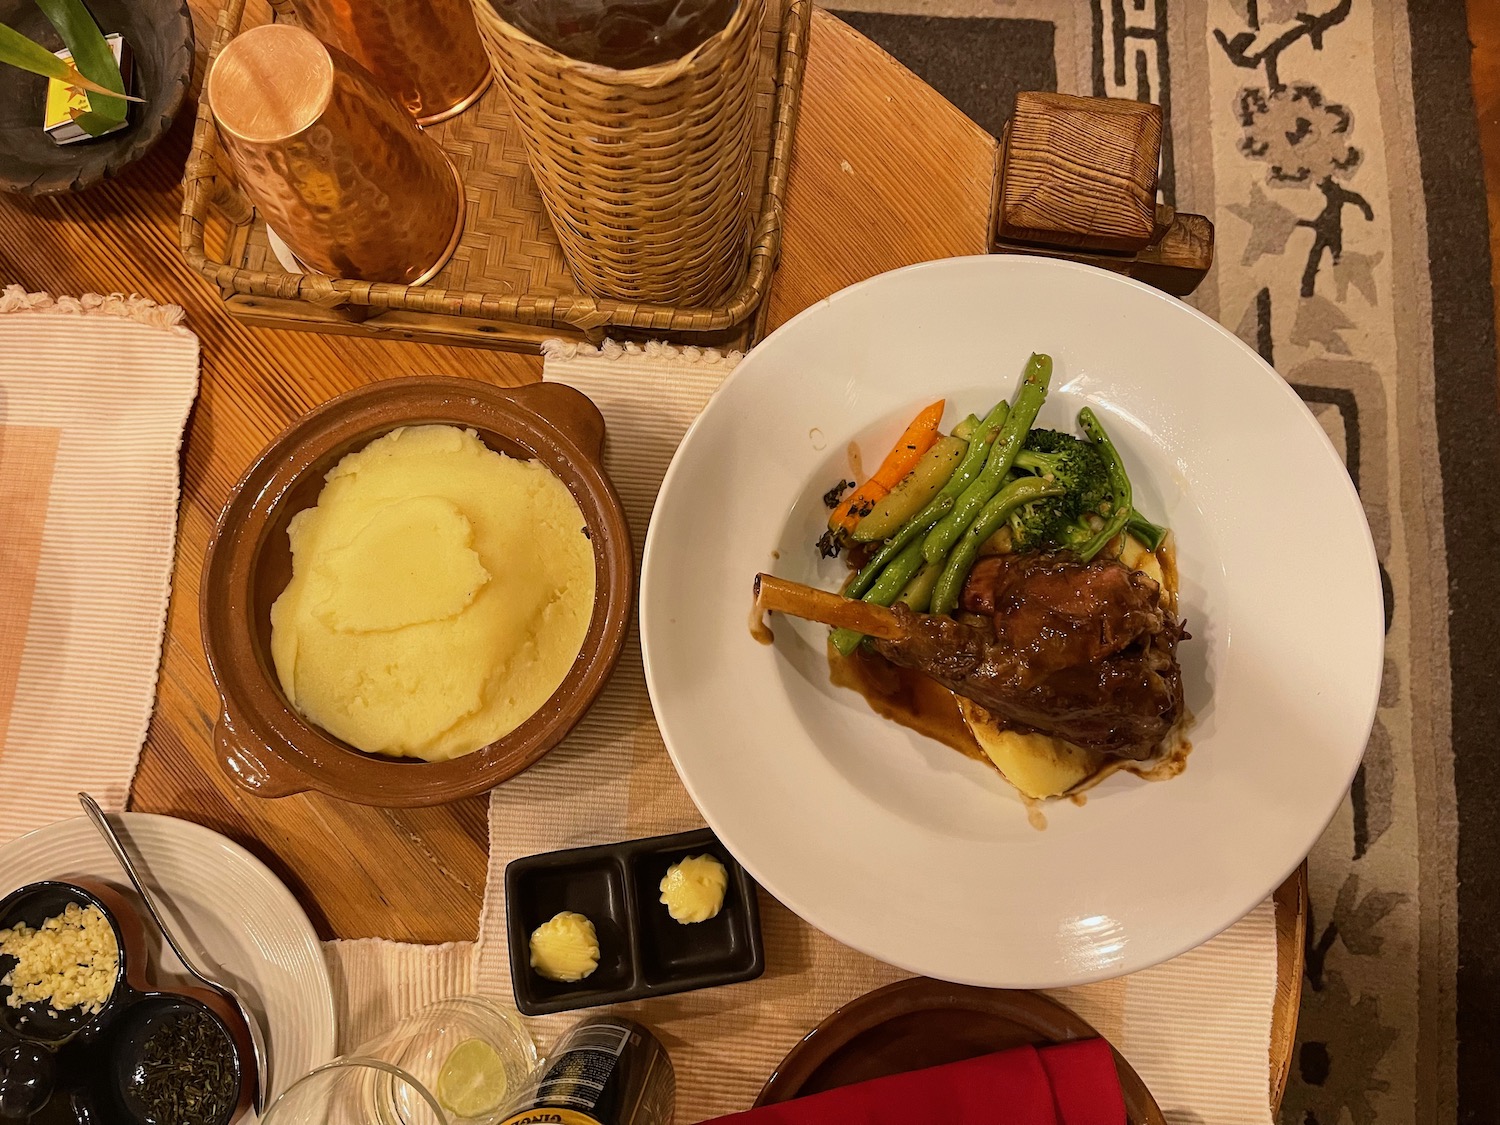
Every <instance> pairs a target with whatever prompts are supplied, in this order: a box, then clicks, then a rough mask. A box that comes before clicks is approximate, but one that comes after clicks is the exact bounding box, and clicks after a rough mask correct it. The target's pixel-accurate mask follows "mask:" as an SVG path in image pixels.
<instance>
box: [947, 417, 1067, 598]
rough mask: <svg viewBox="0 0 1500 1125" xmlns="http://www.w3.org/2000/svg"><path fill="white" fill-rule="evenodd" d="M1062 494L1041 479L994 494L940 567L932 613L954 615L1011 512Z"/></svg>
mask: <svg viewBox="0 0 1500 1125" xmlns="http://www.w3.org/2000/svg"><path fill="white" fill-rule="evenodd" d="M1017 405H1018V406H1019V403H1018V404H1017ZM1064 491H1066V490H1065V489H1064V488H1063V487H1062V486H1061V485H1058V484H1054V483H1052V482H1050V481H1046V480H1043V479H1042V478H1041V477H1022V478H1021V479H1019V480H1014V481H1011V482H1010V483H1009V484H1007V485H1006V486H1005V487H1004V488H1002V489H1000V491H999V492H997V493H995V495H994V496H993V497H991V498H990V500H989V502H988V503H986V504H985V506H984V507H983V508H982V509H981V510H980V512H979V515H978V517H977V518H976V519H975V520H974V522H973V523H972V524H970V525H969V527H968V530H966V531H965V532H964V537H963V538H962V539H961V540H959V543H958V545H957V546H956V547H955V548H954V549H953V553H952V554H950V555H949V556H948V561H947V562H946V563H944V564H943V573H942V576H941V577H939V578H938V580H937V585H936V586H934V587H933V590H932V605H931V612H932V613H952V612H953V608H954V607H955V606H956V605H958V595H959V593H960V592H961V591H962V590H963V585H964V579H966V578H968V577H969V571H971V570H973V569H974V560H975V559H977V558H978V557H979V548H981V547H983V546H984V542H985V540H986V539H988V538H989V537H990V536H991V535H994V534H995V532H997V531H999V530H1000V529H1001V528H1002V527H1004V526H1005V521H1006V520H1007V519H1009V518H1010V514H1011V512H1013V511H1015V510H1016V509H1017V508H1019V507H1020V506H1021V505H1022V504H1029V503H1031V501H1033V500H1040V499H1042V498H1043V497H1045V496H1061V495H1062V494H1063V492H1064Z"/></svg>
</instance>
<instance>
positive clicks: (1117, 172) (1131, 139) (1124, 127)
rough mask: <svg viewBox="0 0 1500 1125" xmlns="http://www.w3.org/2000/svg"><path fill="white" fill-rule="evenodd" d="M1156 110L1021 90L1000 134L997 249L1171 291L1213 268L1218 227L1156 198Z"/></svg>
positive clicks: (1188, 286)
mask: <svg viewBox="0 0 1500 1125" xmlns="http://www.w3.org/2000/svg"><path fill="white" fill-rule="evenodd" d="M1161 132H1162V116H1161V107H1160V106H1156V105H1151V104H1149V103H1145V102H1134V101H1125V100H1122V99H1118V98H1080V97H1074V96H1073V95H1070V94H1051V93H1030V92H1026V93H1021V94H1018V95H1016V108H1015V112H1014V113H1012V114H1011V118H1010V121H1009V122H1008V123H1007V124H1006V126H1005V133H1004V135H1003V136H1002V137H1001V140H1000V150H999V165H998V170H997V172H996V175H995V206H994V217H995V224H994V231H995V235H994V245H993V250H994V252H995V253H997V254H1041V255H1044V256H1047V257H1054V258H1067V259H1070V260H1072V261H1076V262H1086V263H1088V264H1089V265H1092V266H1101V267H1103V268H1104V269H1108V270H1114V271H1116V272H1118V273H1123V274H1127V275H1128V276H1130V277H1134V278H1138V279H1139V280H1141V281H1144V282H1146V283H1147V284H1148V285H1153V286H1155V287H1156V288H1158V289H1163V290H1165V291H1166V292H1168V293H1171V294H1174V295H1175V296H1179V297H1182V296H1186V295H1187V294H1189V293H1191V292H1192V291H1193V290H1194V289H1196V288H1197V287H1198V284H1199V282H1201V281H1202V280H1203V277H1204V275H1205V274H1207V273H1208V270H1209V267H1210V266H1211V265H1213V251H1214V225H1213V223H1212V222H1210V221H1209V220H1208V219H1207V218H1205V217H1204V216H1202V215H1190V214H1185V213H1182V212H1178V211H1176V210H1175V209H1174V208H1172V207H1171V206H1169V205H1167V204H1165V203H1160V202H1158V201H1157V172H1158V169H1159V168H1160V166H1161Z"/></svg>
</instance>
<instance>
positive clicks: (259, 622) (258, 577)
mask: <svg viewBox="0 0 1500 1125" xmlns="http://www.w3.org/2000/svg"><path fill="white" fill-rule="evenodd" d="M428 423H446V424H451V425H455V426H461V427H466V428H469V429H473V430H475V431H476V432H477V433H478V434H479V436H480V438H481V439H482V440H483V441H484V442H485V443H486V444H487V445H489V446H490V448H492V449H495V450H498V451H499V452H501V453H504V454H506V455H508V456H511V457H519V458H525V459H528V460H536V461H540V462H541V463H542V464H544V465H546V466H547V467H548V468H549V469H551V470H552V472H554V473H555V474H556V475H557V476H558V478H559V479H561V480H562V482H563V483H564V484H566V485H567V486H568V490H569V491H570V492H572V494H573V497H574V499H576V500H577V501H578V506H579V508H580V509H582V512H583V518H584V520H585V521H586V523H587V525H588V527H589V531H590V537H591V539H592V541H593V545H594V568H595V595H594V612H593V617H592V619H591V620H590V622H589V628H588V633H587V634H586V635H585V637H584V641H583V647H582V649H581V650H580V652H579V655H578V658H577V659H576V660H575V661H574V662H573V667H572V668H571V669H570V670H569V672H568V674H567V676H566V677H565V678H564V679H563V682H562V684H561V685H560V686H559V687H558V689H557V690H556V691H555V692H553V693H552V696H551V698H549V699H548V700H547V702H546V703H544V704H543V705H542V707H541V709H540V710H539V711H537V713H536V714H534V715H532V716H531V717H530V718H529V719H527V720H526V721H525V722H524V723H522V724H521V725H520V726H519V727H517V728H516V729H515V730H514V731H512V732H511V733H510V734H508V735H506V736H505V737H504V738H502V739H500V740H499V741H498V742H493V743H491V744H490V745H488V746H485V747H482V748H480V749H479V750H476V751H474V752H473V753H472V754H466V755H464V756H463V757H459V758H453V759H450V760H449V761H446V762H422V761H418V760H416V759H403V758H387V757H382V756H380V755H375V754H365V753H362V752H361V751H359V750H356V749H354V748H353V747H352V746H350V745H349V744H348V743H346V742H342V741H340V740H339V739H337V738H335V737H333V736H332V735H331V734H329V733H327V732H326V731H324V730H322V729H321V728H319V727H316V726H314V725H312V724H311V723H309V722H307V721H306V720H304V719H303V718H302V717H301V716H300V715H298V714H297V712H296V711H294V710H293V709H292V707H291V705H290V703H289V702H288V701H287V698H286V696H285V694H284V693H283V692H282V690H281V684H280V682H279V681H278V680H277V678H276V672H275V667H274V665H273V663H272V660H271V603H272V602H274V601H275V600H276V598H277V597H278V596H279V595H280V594H281V592H282V590H284V589H285V588H286V584H287V582H288V581H289V580H290V579H291V573H292V559H291V549H290V546H289V544H288V540H287V534H286V530H287V524H288V523H289V522H290V521H291V518H292V517H293V516H294V515H296V514H297V513H298V512H300V511H302V510H303V509H304V508H310V507H312V506H313V505H314V504H316V503H317V498H318V494H319V492H320V491H321V490H322V488H323V483H324V480H323V478H324V476H325V475H326V474H327V472H328V470H329V469H331V468H333V466H334V465H335V464H337V462H338V461H339V459H340V458H342V457H343V456H344V455H345V454H346V453H351V452H353V451H355V450H358V449H362V448H363V447H364V446H366V445H368V444H369V443H370V442H372V441H374V440H375V439H376V438H378V437H381V436H382V435H384V434H386V433H389V432H390V431H391V430H394V429H398V428H399V427H401V426H414V425H423V424H428ZM603 450H604V419H603V417H602V416H601V415H600V414H599V411H598V408H597V407H595V406H594V404H593V403H592V402H590V401H589V400H588V399H587V398H586V397H585V396H584V395H583V394H581V393H580V392H578V391H576V390H574V389H573V388H572V387H567V386H562V385H560V384H555V383H536V384H533V385H531V386H527V387H518V388H503V387H495V386H491V385H490V384H488V383H481V382H477V381H474V380H471V379H455V378H444V377H438V376H431V377H422V378H415V379H389V380H385V381H383V382H379V383H373V384H371V385H370V386H367V387H362V388H360V389H358V390H354V391H350V392H349V393H348V394H344V395H340V396H339V397H338V398H335V399H333V400H331V401H330V402H327V403H325V404H324V405H322V406H320V407H319V408H318V409H316V410H314V411H312V413H310V414H308V415H306V416H305V417H303V418H301V419H300V420H298V421H297V422H296V423H295V424H294V425H292V426H291V428H289V429H288V430H286V431H285V432H284V433H283V434H281V436H280V437H278V438H276V440H274V441H273V442H271V444H270V445H269V446H267V447H266V449H265V451H264V452H263V453H262V454H261V455H260V457H259V458H258V459H257V460H256V461H255V463H254V464H253V465H251V466H250V469H249V471H248V472H246V474H245V476H244V478H243V479H242V480H241V481H240V483H239V484H238V485H236V486H235V489H234V491H233V492H232V493H231V494H230V496H229V502H228V503H227V504H226V505H225V506H224V511H223V513H222V514H221V515H220V516H219V523H218V527H217V528H215V530H214V534H213V537H212V539H211V540H210V541H209V547H208V555H207V558H206V559H205V561H204V566H203V584H202V596H201V604H200V621H201V626H202V630H203V647H204V649H205V651H206V653H207V655H208V666H209V671H210V672H211V673H212V674H213V678H214V683H215V684H217V685H218V689H219V696H220V699H221V701H222V705H223V710H222V712H221V713H220V715H219V721H218V724H217V726H216V727H215V730H214V739H215V743H216V747H217V750H218V754H219V757H220V760H221V761H222V762H223V764H224V768H225V769H226V770H228V771H229V774H230V776H231V777H233V778H234V780H235V781H237V782H238V783H239V784H240V785H242V786H244V787H245V788H246V789H248V790H250V791H251V792H252V793H255V794H257V795H259V796H262V797H281V796H286V795H287V794H291V793H298V792H304V791H306V790H309V789H315V790H319V791H321V792H323V793H327V794H329V795H330V796H334V797H340V798H342V799H344V800H347V801H354V802H357V803H359V804H364V805H387V806H413V805H437V804H442V803H444V802H446V801H455V800H458V799H459V798H460V797H467V796H470V795H472V794H475V793H483V792H485V791H486V790H489V789H492V788H494V787H495V786H496V785H499V784H500V783H501V782H502V781H505V780H506V779H507V778H510V777H514V776H515V775H516V774H518V773H520V772H521V771H522V770H524V769H525V768H526V767H527V766H530V765H531V764H532V763H534V762H536V761H537V760H538V759H539V758H541V757H542V755H543V754H545V753H546V752H547V751H548V750H550V749H552V747H554V746H556V745H557V744H558V742H560V741H561V740H562V738H563V737H564V736H565V735H566V734H567V733H568V731H570V730H571V729H572V728H573V725H574V724H575V723H577V722H578V720H579V719H580V718H581V717H582V716H583V714H584V712H586V711H587V710H588V709H589V706H590V705H591V704H592V703H593V702H594V699H595V698H596V697H597V696H598V694H599V692H600V690H602V689H603V687H604V684H605V681H607V680H608V679H609V676H610V673H611V672H613V671H614V667H615V663H616V661H618V660H619V657H620V650H621V648H622V647H623V645H624V643H625V632H626V628H627V626H628V625H629V622H630V615H631V610H632V606H633V602H634V596H635V566H634V563H635V553H634V549H633V547H632V545H631V540H630V530H629V528H628V527H627V526H626V523H625V513H624V511H623V510H622V509H621V507H620V501H619V498H618V497H617V496H616V495H615V490H614V486H613V485H611V484H610V481H609V478H608V477H607V476H605V474H604V470H603V468H602V466H601V456H602V453H603Z"/></svg>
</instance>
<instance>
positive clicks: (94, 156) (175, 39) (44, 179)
mask: <svg viewBox="0 0 1500 1125" xmlns="http://www.w3.org/2000/svg"><path fill="white" fill-rule="evenodd" d="M85 3H86V5H87V7H88V9H89V11H90V12H91V13H92V14H93V16H94V20H95V22H96V23H98V25H99V30H101V31H103V32H104V33H105V34H106V35H109V34H111V33H114V32H118V33H119V34H121V35H123V36H124V37H125V42H126V43H128V44H129V45H130V50H131V52H132V55H133V57H134V59H135V64H134V65H135V77H134V79H133V81H132V83H131V89H130V92H131V93H132V94H133V95H135V96H136V97H140V98H144V99H145V104H144V105H141V104H135V105H132V106H131V107H130V124H129V125H128V126H126V128H124V129H122V130H120V131H119V132H118V133H111V134H110V135H109V136H107V137H100V138H99V139H98V140H84V141H78V142H77V143H75V144H70V145H59V144H55V143H54V142H53V140H52V138H51V137H49V136H47V134H46V133H44V132H42V104H43V101H44V100H45V98H46V96H47V80H46V79H45V78H42V77H40V76H38V75H35V74H30V73H28V72H26V71H22V70H17V69H16V68H15V67H11V66H4V65H0V190H3V191H13V192H20V193H21V194H23V195H55V194H57V193H59V192H66V191H82V190H83V189H84V188H86V187H90V186H92V185H93V184H96V183H98V182H99V181H100V180H102V179H104V178H105V177H106V176H113V175H116V174H117V173H118V172H119V171H120V169H122V168H124V167H125V166H126V165H127V164H129V163H130V162H131V161H133V160H137V159H139V158H140V157H141V155H142V154H144V153H145V152H146V150H147V149H149V148H150V147H151V146H152V145H154V144H155V143H156V142H157V141H158V140H159V139H160V138H161V136H162V134H163V133H165V132H166V131H167V126H169V125H170V124H171V123H172V118H173V117H174V116H175V115H176V113H177V111H178V110H179V109H180V108H181V107H182V102H183V99H184V98H186V97H187V92H188V85H189V83H190V82H191V81H192V77H193V19H192V15H191V13H190V12H189V10H188V5H187V0H85ZM0 23H4V24H8V25H9V26H11V27H13V28H15V29H16V30H17V31H19V32H20V33H21V34H22V35H25V36H27V37H28V38H30V39H34V40H36V41H37V42H38V43H40V44H41V45H42V46H44V47H46V48H47V49H48V50H49V51H54V50H58V49H60V48H61V47H62V46H63V42H62V37H61V36H59V35H58V34H57V32H56V31H55V30H54V29H53V27H52V25H51V24H50V23H48V22H47V17H46V16H44V15H42V11H41V9H40V8H38V7H37V6H36V4H35V3H34V2H33V0H0Z"/></svg>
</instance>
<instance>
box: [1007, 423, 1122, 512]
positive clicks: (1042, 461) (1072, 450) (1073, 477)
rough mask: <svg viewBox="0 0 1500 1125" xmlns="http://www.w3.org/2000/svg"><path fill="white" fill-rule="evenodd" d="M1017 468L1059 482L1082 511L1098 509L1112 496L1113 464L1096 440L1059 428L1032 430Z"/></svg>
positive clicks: (1020, 454)
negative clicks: (1110, 470)
mask: <svg viewBox="0 0 1500 1125" xmlns="http://www.w3.org/2000/svg"><path fill="white" fill-rule="evenodd" d="M1016 468H1018V469H1025V470H1026V471H1027V472H1029V473H1035V474H1036V475H1037V476H1041V477H1047V478H1048V479H1050V480H1055V481H1057V483H1058V484H1060V485H1062V486H1063V487H1064V488H1066V489H1067V490H1068V493H1069V496H1070V497H1072V499H1073V503H1074V505H1075V506H1076V507H1077V508H1078V511H1079V512H1094V511H1098V510H1099V506H1100V505H1101V504H1103V503H1104V501H1105V500H1107V499H1109V496H1110V487H1109V466H1108V464H1106V463H1105V460H1104V456H1103V454H1101V453H1100V452H1099V450H1098V449H1097V448H1095V446H1094V444H1093V443H1092V442H1088V441H1084V440H1082V439H1081V438H1076V437H1074V436H1073V435H1072V434H1064V433H1059V432H1058V431H1056V430H1032V431H1031V432H1030V433H1029V434H1027V435H1026V444H1025V445H1023V446H1022V447H1021V452H1019V453H1018V454H1016Z"/></svg>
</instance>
